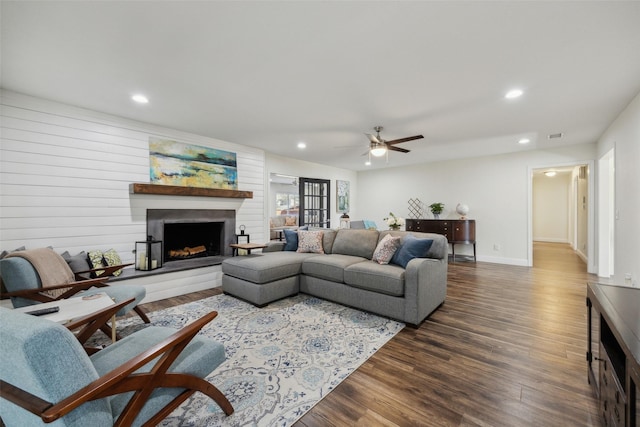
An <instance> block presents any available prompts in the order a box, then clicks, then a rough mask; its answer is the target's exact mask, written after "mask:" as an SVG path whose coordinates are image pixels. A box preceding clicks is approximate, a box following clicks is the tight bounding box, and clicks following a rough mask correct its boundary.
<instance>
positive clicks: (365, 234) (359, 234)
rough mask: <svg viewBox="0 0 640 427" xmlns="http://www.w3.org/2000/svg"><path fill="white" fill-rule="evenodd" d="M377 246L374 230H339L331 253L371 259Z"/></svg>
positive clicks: (376, 233)
mask: <svg viewBox="0 0 640 427" xmlns="http://www.w3.org/2000/svg"><path fill="white" fill-rule="evenodd" d="M377 245H378V232H377V231H376V230H351V229H340V230H338V233H337V234H336V238H335V240H334V241H333V248H332V249H331V253H332V254H341V255H351V256H357V257H362V258H367V259H371V257H373V251H374V250H375V249H376V246H377Z"/></svg>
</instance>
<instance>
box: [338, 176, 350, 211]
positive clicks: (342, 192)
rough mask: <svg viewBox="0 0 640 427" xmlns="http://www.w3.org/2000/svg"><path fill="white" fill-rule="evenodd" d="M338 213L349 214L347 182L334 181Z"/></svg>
mask: <svg viewBox="0 0 640 427" xmlns="http://www.w3.org/2000/svg"><path fill="white" fill-rule="evenodd" d="M336 190H337V196H338V197H337V199H338V200H337V204H336V205H337V206H338V212H342V213H348V212H349V181H341V180H339V179H338V180H336Z"/></svg>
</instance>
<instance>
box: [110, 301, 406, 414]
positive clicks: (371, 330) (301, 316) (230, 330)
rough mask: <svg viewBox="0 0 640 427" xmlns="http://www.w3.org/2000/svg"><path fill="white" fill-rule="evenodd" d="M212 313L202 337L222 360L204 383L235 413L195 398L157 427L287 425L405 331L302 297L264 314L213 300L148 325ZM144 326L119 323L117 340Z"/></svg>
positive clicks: (159, 315)
mask: <svg viewBox="0 0 640 427" xmlns="http://www.w3.org/2000/svg"><path fill="white" fill-rule="evenodd" d="M212 310H215V311H217V312H218V317H217V318H216V319H214V320H213V321H212V322H211V323H209V324H208V325H207V326H205V327H204V328H203V329H202V331H201V332H200V333H201V334H203V335H205V336H207V337H210V338H213V339H215V340H217V341H219V342H221V343H223V344H224V346H225V351H226V356H227V360H226V361H225V362H224V363H223V364H222V365H220V366H219V367H218V368H217V369H216V370H215V371H214V372H213V373H212V375H210V376H209V377H208V378H207V380H208V381H210V382H211V383H212V384H214V385H216V386H217V387H218V388H219V389H220V390H221V391H222V392H223V393H224V394H225V395H226V396H227V398H228V399H229V400H230V401H231V403H232V405H233V407H234V408H235V412H234V414H233V415H231V416H229V417H227V416H225V415H224V413H223V412H222V410H221V409H220V408H219V407H218V406H217V405H216V404H215V403H214V402H213V401H211V400H210V399H208V398H206V397H204V396H203V395H202V394H200V393H195V394H194V395H193V396H192V397H191V398H190V399H188V400H187V401H185V402H184V403H183V404H182V406H180V407H179V408H178V409H176V410H175V411H174V412H173V413H172V414H171V415H170V416H169V417H167V418H166V419H165V420H164V422H162V423H161V424H160V425H162V426H181V427H182V426H290V425H292V424H293V423H295V422H296V421H297V420H298V419H299V418H301V417H302V416H303V415H304V414H305V413H306V412H307V411H309V410H310V409H311V408H312V407H313V406H314V405H315V404H316V403H318V402H319V401H320V400H321V399H322V398H323V397H324V396H326V395H327V394H328V393H329V392H331V391H332V390H333V389H334V388H335V387H336V386H337V385H338V384H339V383H340V382H341V381H343V380H344V379H345V378H347V376H349V374H351V373H352V372H353V371H355V370H356V369H357V368H358V367H359V366H360V365H361V364H362V363H364V362H365V361H366V360H367V359H368V358H369V357H371V356H372V355H373V354H374V353H375V352H376V351H377V350H378V349H380V348H381V347H382V346H383V345H384V344H385V343H386V342H387V341H389V340H390V339H391V338H392V337H393V336H395V335H396V334H397V333H398V332H399V331H400V330H401V329H402V328H403V327H404V324H403V323H400V322H396V321H393V320H390V319H387V318H384V317H380V316H376V315H373V314H370V313H366V312H362V311H359V310H355V309H352V308H348V307H344V306H341V305H339V304H334V303H331V302H328V301H325V300H322V299H319V298H315V297H311V296H308V295H302V294H301V295H298V296H295V297H291V298H286V299H284V300H281V301H278V302H275V303H272V304H269V305H268V306H267V307H264V308H256V307H254V306H253V305H251V304H247V303H245V302H243V301H240V300H238V299H236V298H233V297H231V296H228V295H216V296H213V297H210V298H206V299H203V300H199V301H196V302H192V303H188V304H184V305H180V306H176V307H172V308H169V309H166V310H161V311H157V312H153V313H150V314H149V318H150V319H151V323H152V324H154V325H159V326H169V327H173V328H182V327H183V326H184V325H186V324H188V323H190V322H192V321H193V320H195V319H197V318H199V317H200V316H202V315H203V314H205V313H207V312H209V311H212ZM143 327H145V325H144V324H143V323H141V321H140V319H138V318H137V317H134V318H128V319H124V320H122V321H119V322H118V331H119V332H120V333H121V334H122V335H128V334H130V333H133V331H135V330H137V329H140V328H143Z"/></svg>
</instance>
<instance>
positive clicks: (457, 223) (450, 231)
mask: <svg viewBox="0 0 640 427" xmlns="http://www.w3.org/2000/svg"><path fill="white" fill-rule="evenodd" d="M406 228H407V231H416V232H421V233H436V234H443V235H445V236H446V237H447V240H448V241H449V243H451V252H452V256H453V261H454V262H455V260H456V244H466V245H473V261H475V260H476V221H475V220H474V219H408V220H407V221H406Z"/></svg>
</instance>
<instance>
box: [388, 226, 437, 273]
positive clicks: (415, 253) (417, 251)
mask: <svg viewBox="0 0 640 427" xmlns="http://www.w3.org/2000/svg"><path fill="white" fill-rule="evenodd" d="M432 244H433V240H432V239H418V238H416V237H413V236H412V235H411V234H409V235H407V237H405V239H404V242H403V243H402V246H400V248H399V249H398V250H397V251H396V253H395V254H393V258H391V264H396V265H399V266H401V267H402V268H407V264H409V261H411V260H412V259H414V258H425V257H426V256H427V252H429V249H431V245H432Z"/></svg>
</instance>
